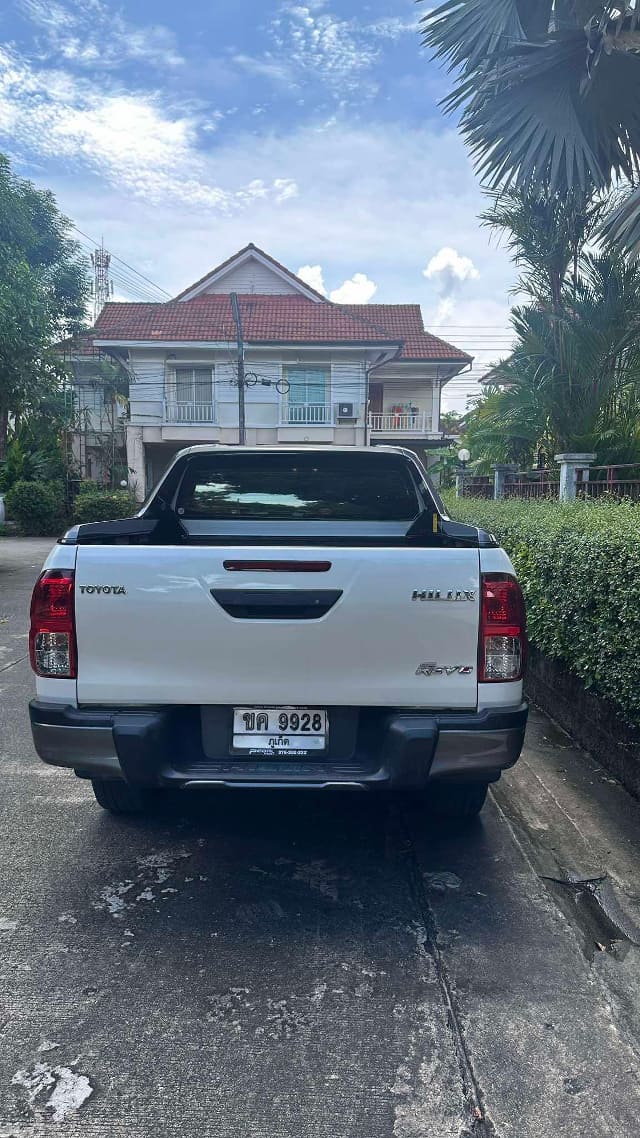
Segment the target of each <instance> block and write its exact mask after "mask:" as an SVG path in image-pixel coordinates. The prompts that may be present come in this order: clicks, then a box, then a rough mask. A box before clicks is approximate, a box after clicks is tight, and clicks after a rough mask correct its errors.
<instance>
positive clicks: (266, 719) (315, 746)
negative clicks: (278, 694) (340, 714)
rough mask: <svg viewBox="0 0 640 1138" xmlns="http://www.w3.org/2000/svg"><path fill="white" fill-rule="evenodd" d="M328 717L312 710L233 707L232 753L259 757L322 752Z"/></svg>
mask: <svg viewBox="0 0 640 1138" xmlns="http://www.w3.org/2000/svg"><path fill="white" fill-rule="evenodd" d="M326 746H327V713H326V711H318V710H317V708H315V707H236V708H234V712H233V749H234V751H247V752H248V753H249V754H254V755H256V754H260V755H285V754H287V755H301V754H307V752H308V751H324V750H326Z"/></svg>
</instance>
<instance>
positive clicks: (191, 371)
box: [174, 367, 213, 407]
mask: <svg viewBox="0 0 640 1138" xmlns="http://www.w3.org/2000/svg"><path fill="white" fill-rule="evenodd" d="M174 382H175V392H176V403H178V404H185V403H187V404H189V405H190V406H192V407H193V406H198V405H200V406H205V405H210V404H211V403H213V368H212V367H177V368H176V369H175V380H174Z"/></svg>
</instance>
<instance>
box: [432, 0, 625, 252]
mask: <svg viewBox="0 0 640 1138" xmlns="http://www.w3.org/2000/svg"><path fill="white" fill-rule="evenodd" d="M422 27H423V31H424V41H425V43H426V45H427V46H429V47H431V48H433V49H434V52H435V55H436V56H437V57H439V58H442V59H443V60H445V61H446V63H447V64H448V66H449V69H450V70H455V71H456V72H457V82H456V85H455V87H454V89H453V91H452V92H451V94H450V95H448V96H447V98H446V99H445V100H444V104H443V105H444V106H445V108H446V109H447V110H461V112H462V117H461V124H460V125H461V130H462V133H463V135H464V137H465V138H466V140H467V142H468V144H469V146H470V149H471V151H472V154H473V155H474V157H475V158H476V160H477V164H478V168H479V171H480V173H481V175H482V176H483V177H486V178H488V180H489V184H490V185H492V186H493V187H498V186H501V185H505V184H507V185H508V186H510V187H513V188H516V189H523V188H527V187H532V186H533V187H537V188H539V189H540V190H543V191H548V192H549V193H550V194H552V195H553V194H560V195H564V194H567V193H568V194H574V193H582V194H587V195H588V194H589V193H590V192H591V191H593V190H596V191H605V190H609V189H610V188H611V187H612V185H613V184H614V183H616V182H618V181H619V180H622V181H624V182H626V183H627V184H628V186H630V192H629V194H628V196H626V198H625V200H624V202H623V203H622V204H618V205H617V207H616V209H615V210H614V212H613V214H612V215H610V217H609V221H608V225H607V229H606V231H607V232H608V234H609V235H611V236H612V237H613V238H615V239H617V240H618V241H620V242H621V243H622V245H623V247H626V248H627V249H632V248H633V249H634V250H638V249H640V187H639V186H638V181H639V176H640V163H639V159H638V156H639V154H640V0H613V2H612V0H445V2H444V3H442V4H441V5H440V6H439V7H437V8H436V9H435V10H433V11H431V12H429V13H428V14H427V15H426V16H424V18H423V20H422Z"/></svg>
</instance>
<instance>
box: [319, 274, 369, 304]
mask: <svg viewBox="0 0 640 1138" xmlns="http://www.w3.org/2000/svg"><path fill="white" fill-rule="evenodd" d="M377 291H378V286H377V284H376V283H375V281H372V280H369V277H368V276H367V275H366V273H354V274H353V276H352V277H351V278H350V280H348V281H344V282H343V283H342V284H341V285H340V288H335V289H334V290H333V292H330V293H329V299H330V300H333V301H335V303H336V304H368V303H369V301H370V300H371V299H372V298H373V297H374V296H375V294H376V293H377Z"/></svg>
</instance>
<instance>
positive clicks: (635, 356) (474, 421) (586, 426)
mask: <svg viewBox="0 0 640 1138" xmlns="http://www.w3.org/2000/svg"><path fill="white" fill-rule="evenodd" d="M566 287H567V286H565V288H566ZM561 299H562V302H563V303H562V308H561V311H560V313H558V311H557V310H556V309H555V308H554V307H553V306H552V305H547V306H546V307H542V306H540V305H538V304H529V305H523V306H520V307H518V308H516V309H514V311H513V315H512V324H513V328H514V331H515V333H516V345H515V348H514V350H513V352H512V354H511V355H510V356H509V358H508V359H506V360H504V361H503V362H502V363H501V364H499V365H498V366H497V367H496V368H494V370H493V378H494V380H495V381H496V382H495V386H493V387H492V388H490V390H489V393H488V394H487V395H486V396H485V397H484V398H483V399H482V400H481V401H480V402H479V403H478V405H477V406H476V408H475V410H474V412H473V413H472V414H471V415H470V416H469V418H468V420H467V431H466V438H467V440H468V441H469V446H470V449H471V450H472V452H473V453H474V454H475V455H481V456H484V457H485V458H486V459H487V460H493V461H494V462H517V463H519V464H520V465H522V466H528V465H531V464H532V463H533V461H534V458H535V455H536V453H537V451H538V450H539V449H542V450H544V452H545V453H546V454H547V455H552V454H555V453H556V452H558V451H562V450H576V451H594V452H595V453H596V454H597V455H598V457H599V459H600V460H601V461H602V462H609V463H616V462H618V463H620V462H632V461H638V459H639V458H640V266H638V264H637V263H635V262H625V261H624V260H623V258H621V257H620V256H619V255H617V254H615V253H604V254H598V255H589V256H585V257H584V258H583V260H582V265H581V275H580V278H579V280H578V282H577V284H576V286H575V287H573V285H572V286H571V287H570V289H569V290H568V291H566V292H563V295H562V298H561Z"/></svg>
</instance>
